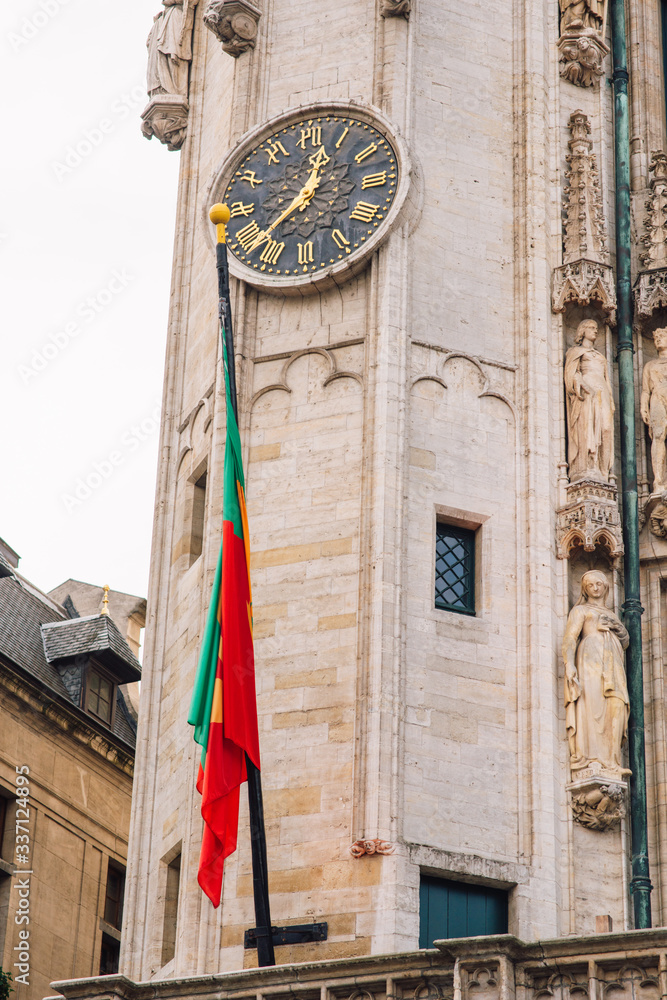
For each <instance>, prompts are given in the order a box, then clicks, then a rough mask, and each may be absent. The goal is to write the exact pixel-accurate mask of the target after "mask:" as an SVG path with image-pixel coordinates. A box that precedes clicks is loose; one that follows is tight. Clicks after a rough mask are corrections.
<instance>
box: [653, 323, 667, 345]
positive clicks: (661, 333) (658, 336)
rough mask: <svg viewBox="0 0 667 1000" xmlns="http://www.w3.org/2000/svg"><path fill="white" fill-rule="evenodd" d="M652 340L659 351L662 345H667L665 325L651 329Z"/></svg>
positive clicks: (666, 327)
mask: <svg viewBox="0 0 667 1000" xmlns="http://www.w3.org/2000/svg"><path fill="white" fill-rule="evenodd" d="M653 341H654V343H655V346H656V347H657V348H658V350H659V351H661V350H662V349H663V347H667V326H661V327H658V329H657V330H654V331H653Z"/></svg>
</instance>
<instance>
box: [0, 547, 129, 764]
mask: <svg viewBox="0 0 667 1000" xmlns="http://www.w3.org/2000/svg"><path fill="white" fill-rule="evenodd" d="M0 558H1V557H0ZM81 620H82V619H75V620H74V621H81ZM62 621H67V622H70V621H71V619H66V618H65V615H64V613H63V611H62V609H61V608H60V607H59V606H58V605H57V604H55V603H54V602H53V601H51V600H50V599H49V598H48V597H47V596H46V595H45V594H42V593H41V591H38V590H37V589H36V588H34V587H32V586H31V584H30V583H29V582H28V581H27V580H24V579H23V577H21V576H20V575H19V574H18V573H17V572H16V571H15V570H14V569H12V572H11V575H10V574H8V575H6V576H4V577H0V657H2V658H3V659H5V660H8V661H10V662H11V663H13V664H15V665H16V666H17V667H19V668H20V669H21V670H23V671H25V672H26V673H27V674H29V675H31V676H32V677H34V678H35V679H36V680H37V681H39V682H40V683H41V684H43V685H44V686H45V687H46V688H48V689H49V690H50V691H52V692H53V694H54V695H57V696H58V697H59V698H60V699H61V700H62V701H64V702H66V703H69V704H71V705H76V703H75V702H74V701H73V700H72V698H71V697H70V695H69V694H68V692H67V689H66V687H65V685H64V684H63V682H62V680H61V678H60V675H59V673H58V671H57V669H56V667H55V666H54V665H53V664H51V663H49V662H48V660H47V659H46V655H45V652H44V642H43V640H42V630H41V626H42V625H48V624H54V623H56V622H62ZM114 628H115V631H116V633H118V638H119V639H120V640H121V642H122V643H124V644H125V646H126V649H127V653H128V654H129V656H130V657H131V658H132V660H134V663H136V665H137V667H138V666H139V665H138V663H137V661H136V659H135V657H134V656H133V654H132V652H131V651H130V649H129V647H128V646H127V643H125V641H124V640H123V638H122V636H121V635H120V633H119V632H118V629H117V628H116V626H115V625H114ZM107 634H108V635H111V634H112V630H110V629H108V626H107ZM113 641H114V642H115V643H116V645H117V640H116V639H115V637H114V640H113ZM95 658H98V657H97V654H95ZM134 669H135V670H136V668H134ZM133 679H135V678H134V677H133ZM117 697H118V705H117V710H116V712H115V716H114V726H113V733H114V735H115V736H116V737H117V738H118V739H119V740H122V742H123V743H125V744H127V745H128V747H129V748H130V749H131V750H134V747H135V743H136V730H135V728H134V726H133V725H132V721H131V716H130V714H129V712H128V711H127V709H126V708H125V701H124V699H123V695H122V692H121V691H120V690H118V696H117ZM76 708H77V709H78V710H79V711H80V712H81V715H82V717H85V719H86V721H87V722H88V723H89V724H90V723H91V722H93V720H92V718H91V717H90V716H88V715H87V713H85V712H84V711H83V709H81V708H79V706H78V705H76ZM95 723H96V724H98V725H103V724H102V723H97V720H95Z"/></svg>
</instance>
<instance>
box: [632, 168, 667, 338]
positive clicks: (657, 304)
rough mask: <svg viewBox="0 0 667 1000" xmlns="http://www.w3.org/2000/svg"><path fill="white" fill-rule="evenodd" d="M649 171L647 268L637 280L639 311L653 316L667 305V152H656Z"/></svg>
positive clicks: (643, 258)
mask: <svg viewBox="0 0 667 1000" xmlns="http://www.w3.org/2000/svg"><path fill="white" fill-rule="evenodd" d="M649 172H650V173H651V174H652V175H653V176H652V177H651V180H650V182H649V183H650V188H651V194H650V196H649V199H648V201H647V202H646V209H647V213H646V220H645V222H644V235H643V236H642V238H641V242H642V243H643V245H644V246H645V248H646V249H645V250H644V251H643V252H642V253H641V254H640V259H641V262H642V264H643V265H644V267H645V270H644V271H640V273H639V277H638V278H637V281H636V283H635V288H634V295H635V312H636V313H637V316H638V318H640V319H649V318H650V317H651V316H652V315H653V314H654V313H655V312H657V310H658V309H665V308H667V154H665V153H664V152H663V151H662V150H661V149H659V150H657V151H656V152H655V153H653V155H652V157H651V165H650V167H649Z"/></svg>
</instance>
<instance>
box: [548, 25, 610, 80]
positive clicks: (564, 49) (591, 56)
mask: <svg viewBox="0 0 667 1000" xmlns="http://www.w3.org/2000/svg"><path fill="white" fill-rule="evenodd" d="M558 51H559V53H560V57H559V59H558V61H559V63H560V75H561V76H562V77H563V79H564V80H568V81H569V82H570V83H573V84H575V86H577V87H594V86H595V84H596V83H597V82H598V80H599V79H600V77H601V76H602V75H603V73H604V70H603V68H602V63H603V61H604V58H605V56H606V55H609V46H608V45H606V44H605V43H604V42H603V41H602V39H601V38H600V36H599V35H597V34H596V33H595V32H594V31H591V32H586V33H584V32H571V31H568V32H566V33H565V34H563V35H561V37H560V39H559V41H558Z"/></svg>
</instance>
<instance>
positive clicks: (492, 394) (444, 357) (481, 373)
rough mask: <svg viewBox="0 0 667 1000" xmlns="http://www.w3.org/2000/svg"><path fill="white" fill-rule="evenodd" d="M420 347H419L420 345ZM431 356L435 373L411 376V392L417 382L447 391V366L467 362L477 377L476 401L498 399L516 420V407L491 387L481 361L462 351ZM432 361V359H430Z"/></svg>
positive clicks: (496, 389) (503, 394)
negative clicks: (433, 359) (426, 383)
mask: <svg viewBox="0 0 667 1000" xmlns="http://www.w3.org/2000/svg"><path fill="white" fill-rule="evenodd" d="M420 346H421V345H420ZM432 354H434V355H435V358H436V360H435V365H434V368H435V371H433V370H430V371H425V370H423V369H422V370H421V371H417V372H416V373H414V374H413V375H412V379H411V381H410V390H411V391H412V390H413V389H414V388H415V386H416V385H417V384H418V383H419V382H434V383H435V384H436V385H439V386H440V387H441V388H443V389H448V388H449V384H448V382H447V380H446V378H445V371H446V368H447V365H448V364H449V363H450V362H452V361H456V360H458V359H461V360H463V361H467V362H469V363H470V364H471V365H472V366H473V368H474V369H476V372H477V375H478V377H479V391H478V392H477V393H476V395H477V397H478V399H485V398H491V399H498V400H499V401H500V402H501V403H504V404H505V406H507V407H508V409H509V411H510V413H511V414H512V419H513V420H514V421H515V420H516V407H515V406H514V403H513V402H512V401H511V400H510V399H509V398H508V396H506V395H505V393H503V392H501V391H500V390H499V389H498V388H495V387H493V386H492V385H491V384H490V381H489V376H488V374H487V372H486V371H485V370H484V367H483V364H484V363H483V361H482V360H481V358H478V357H477V356H476V355H474V354H466V353H465V352H464V351H446V352H443V353H442V354H440V355H439V356H438V354H437V353H436V352H435V351H433V352H432ZM431 360H432V359H431Z"/></svg>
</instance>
